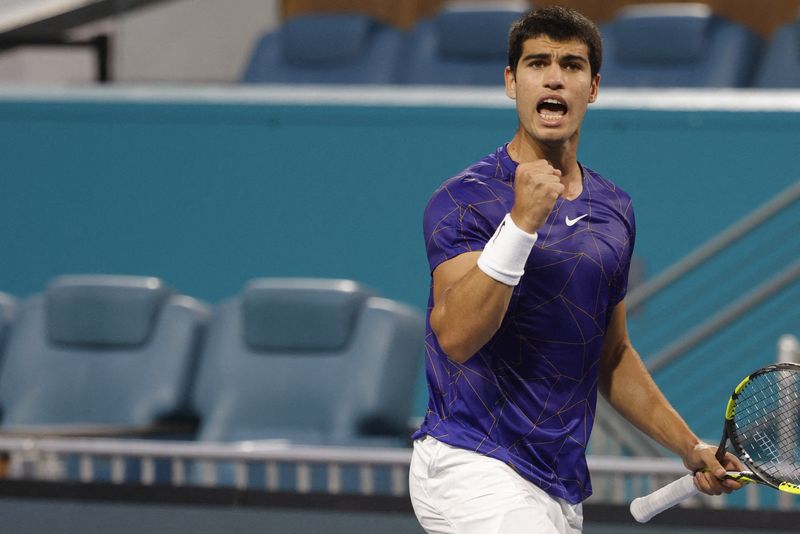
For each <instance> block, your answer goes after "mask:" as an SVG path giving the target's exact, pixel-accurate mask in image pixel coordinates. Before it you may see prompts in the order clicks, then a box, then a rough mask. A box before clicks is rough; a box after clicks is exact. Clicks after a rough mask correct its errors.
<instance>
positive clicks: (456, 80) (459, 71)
mask: <svg viewBox="0 0 800 534" xmlns="http://www.w3.org/2000/svg"><path fill="white" fill-rule="evenodd" d="M523 12H524V9H521V8H516V7H504V5H503V4H502V3H499V4H498V3H496V2H489V3H487V4H486V5H485V6H480V5H474V4H464V5H463V6H462V5H458V4H453V5H452V6H445V8H444V9H442V10H441V11H440V12H439V13H438V14H437V16H436V17H435V18H433V19H429V20H422V21H420V22H418V23H417V24H416V26H415V27H414V29H413V31H412V32H411V34H410V35H409V36H408V39H407V47H406V50H405V52H404V56H405V59H404V61H403V69H402V71H401V74H400V82H401V83H406V84H431V85H487V86H493V87H500V86H501V85H502V83H503V70H504V69H505V67H506V65H507V64H508V31H509V28H510V26H511V24H512V23H513V22H514V21H515V20H516V19H517V18H519V16H520V15H521V14H522V13H523Z"/></svg>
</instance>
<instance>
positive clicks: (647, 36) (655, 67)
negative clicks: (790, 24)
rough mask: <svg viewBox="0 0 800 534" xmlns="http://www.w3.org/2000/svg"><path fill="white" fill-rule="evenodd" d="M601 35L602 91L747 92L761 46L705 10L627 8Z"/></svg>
mask: <svg viewBox="0 0 800 534" xmlns="http://www.w3.org/2000/svg"><path fill="white" fill-rule="evenodd" d="M601 33H602V35H603V47H604V51H603V52H604V54H603V55H604V58H603V67H602V69H601V75H602V80H601V85H602V86H604V87H617V86H624V87H743V86H746V85H748V84H749V83H750V81H751V79H752V76H753V72H754V69H755V63H756V61H757V58H758V53H759V51H760V45H761V41H760V39H759V37H758V36H757V35H756V34H755V33H753V32H752V31H750V30H749V29H748V28H746V27H744V26H742V25H740V24H737V23H734V22H730V21H728V20H725V19H723V18H721V17H719V16H717V15H715V14H713V13H712V12H711V9H710V8H708V7H707V6H705V5H702V4H647V5H634V6H628V7H627V8H624V9H623V10H621V11H620V13H619V15H618V16H617V17H616V18H615V19H614V20H613V21H611V22H610V23H608V24H606V25H604V26H602V27H601Z"/></svg>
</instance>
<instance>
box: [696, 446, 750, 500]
mask: <svg viewBox="0 0 800 534" xmlns="http://www.w3.org/2000/svg"><path fill="white" fill-rule="evenodd" d="M716 454H717V447H714V446H713V445H709V444H708V443H698V444H697V445H695V446H694V448H693V449H692V450H691V451H690V452H689V454H687V455H686V457H685V458H684V459H683V463H684V465H685V466H686V467H687V468H688V469H690V470H691V471H694V472H695V475H694V485H695V486H696V487H697V489H698V490H700V491H701V492H703V493H706V494H708V495H720V494H722V493H731V492H732V491H735V490H738V489H740V488H741V487H742V485H743V484H742V483H741V482H737V481H735V480H731V479H729V478H725V472H726V471H742V470H744V469H745V467H744V465H742V463H741V462H740V461H739V459H738V458H737V457H736V456H734V455H733V454H731V453H729V452H726V453H725V456H724V457H723V459H722V463H720V462H718V461H717V458H716Z"/></svg>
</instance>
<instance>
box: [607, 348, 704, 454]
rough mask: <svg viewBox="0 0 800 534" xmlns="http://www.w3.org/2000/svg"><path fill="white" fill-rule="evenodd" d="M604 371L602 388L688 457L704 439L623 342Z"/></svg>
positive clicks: (624, 411) (626, 411)
mask: <svg viewBox="0 0 800 534" xmlns="http://www.w3.org/2000/svg"><path fill="white" fill-rule="evenodd" d="M609 359H610V360H611V362H610V363H611V365H609V366H608V368H607V369H605V371H604V372H603V374H602V375H601V382H600V391H601V393H603V395H604V396H605V397H606V399H607V400H608V402H609V404H611V405H612V406H613V407H614V408H615V409H616V410H617V411H618V412H619V413H620V414H622V415H623V416H624V417H625V418H626V419H628V421H630V422H631V423H632V424H633V425H634V426H635V427H636V428H638V429H639V430H641V431H642V432H644V433H645V434H647V435H648V436H650V437H651V438H653V439H654V440H655V441H657V442H658V443H660V444H661V445H663V446H664V447H666V448H667V449H669V450H671V451H672V452H674V453H675V454H677V455H679V456H680V457H681V458H684V459H685V458H687V456H688V455H689V453H690V451H691V450H692V449H694V447H695V446H697V445H698V444H699V443H700V441H699V440H698V438H697V436H696V435H695V434H694V433H693V432H692V431H691V429H690V428H689V426H688V425H687V424H686V422H685V421H684V420H683V418H682V417H681V416H680V415H679V414H678V412H676V411H675V409H674V408H673V407H672V405H671V404H670V403H669V401H668V400H667V399H666V397H664V395H663V394H662V393H661V390H660V389H659V388H658V386H657V385H656V384H655V382H654V381H653V378H652V377H651V376H650V373H649V372H648V371H647V368H646V367H645V365H644V363H643V362H642V360H641V358H640V357H639V354H638V353H637V352H636V350H635V349H634V348H633V346H632V345H631V344H630V342H627V341H626V342H625V343H623V344H621V345H620V346H619V347H618V348H617V350H616V353H615V354H614V355H613V357H611V358H609Z"/></svg>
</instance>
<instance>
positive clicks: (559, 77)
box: [544, 62, 564, 89]
mask: <svg viewBox="0 0 800 534" xmlns="http://www.w3.org/2000/svg"><path fill="white" fill-rule="evenodd" d="M563 74H564V73H563V71H562V70H561V65H559V64H558V63H556V62H553V63H552V64H551V65H550V66H549V67H548V68H547V71H546V72H545V75H544V86H545V87H547V88H548V89H561V88H562V87H564V78H563Z"/></svg>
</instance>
